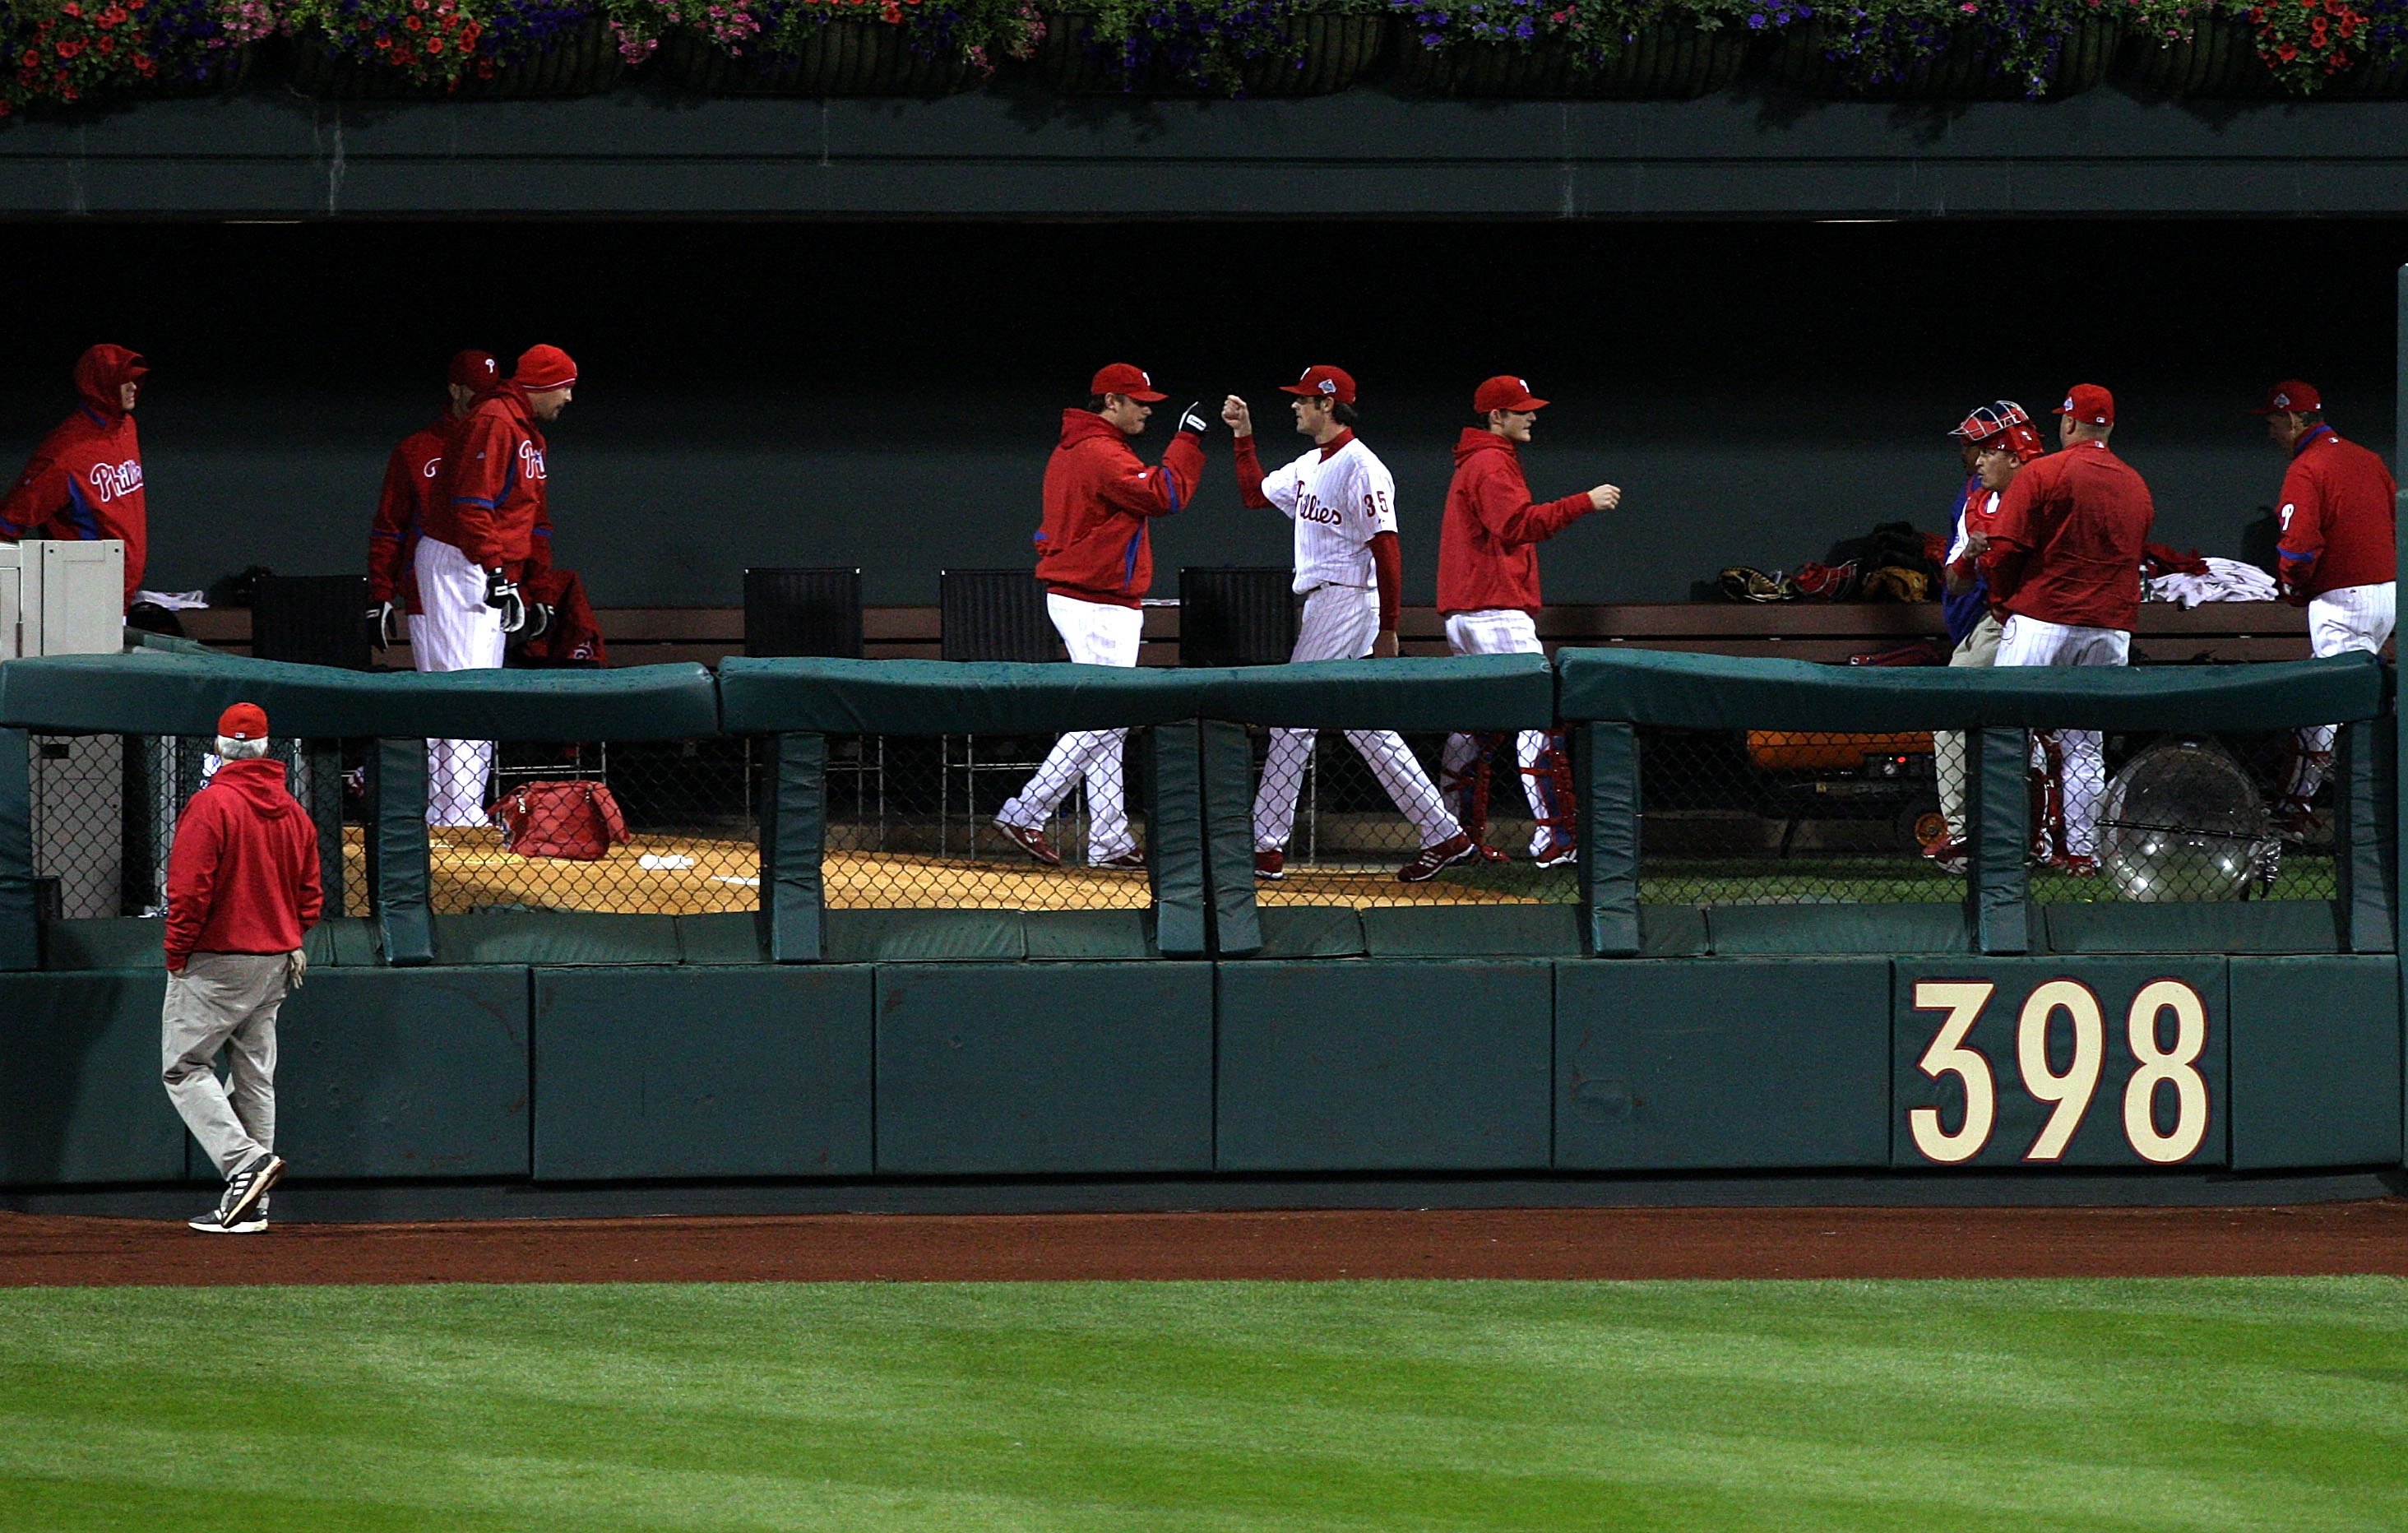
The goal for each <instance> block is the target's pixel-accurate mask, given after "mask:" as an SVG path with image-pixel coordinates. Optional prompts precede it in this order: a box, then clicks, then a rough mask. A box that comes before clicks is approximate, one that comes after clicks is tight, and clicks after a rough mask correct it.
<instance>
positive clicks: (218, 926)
mask: <svg viewBox="0 0 2408 1533" xmlns="http://www.w3.org/2000/svg"><path fill="white" fill-rule="evenodd" d="M320 903H321V895H320V893H319V888H318V827H317V826H315V825H313V824H310V823H309V816H308V814H307V813H306V812H304V811H303V809H302V808H301V805H300V803H299V801H298V800H296V799H294V796H293V795H292V794H291V793H289V792H287V791H286V790H285V787H284V764H283V763H282V762H280V761H270V760H268V759H266V758H265V757H264V756H263V757H259V758H256V759H253V760H251V761H229V762H225V763H222V765H220V766H219V767H218V769H217V772H216V773H215V775H213V776H212V777H210V779H209V781H208V784H207V785H206V786H204V787H203V788H202V789H201V791H200V792H198V793H196V794H194V795H193V801H192V802H191V803H189V804H187V805H185V806H184V813H183V816H182V818H180V819H179V820H178V821H177V822H176V839H175V841H174V843H173V844H172V846H171V847H170V849H169V851H168V852H167V938H166V948H167V967H168V968H170V969H175V970H180V969H182V968H183V967H184V964H185V961H186V960H188V959H190V958H191V957H192V955H193V953H291V952H292V951H293V950H294V948H297V947H299V946H300V945H301V935H302V934H303V933H304V932H306V931H308V929H309V928H310V927H312V926H314V925H316V924H318V912H319V908H320Z"/></svg>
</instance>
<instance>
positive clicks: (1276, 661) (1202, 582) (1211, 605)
mask: <svg viewBox="0 0 2408 1533" xmlns="http://www.w3.org/2000/svg"><path fill="white" fill-rule="evenodd" d="M1292 581H1293V577H1292V576H1291V575H1290V574H1289V572H1288V571H1287V569H1285V568H1284V567H1281V568H1276V569H1240V568H1230V569H1183V570H1181V571H1180V572H1179V663H1180V664H1181V665H1183V666H1277V665H1282V664H1284V663H1285V662H1286V660H1287V657H1288V656H1289V655H1290V654H1291V653H1293V652H1295V650H1296V623H1297V617H1296V594H1295V593H1294V592H1293V591H1291V590H1289V589H1288V587H1289V585H1290V584H1291V583H1292Z"/></svg>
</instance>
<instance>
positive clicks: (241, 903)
mask: <svg viewBox="0 0 2408 1533" xmlns="http://www.w3.org/2000/svg"><path fill="white" fill-rule="evenodd" d="M217 753H218V759H219V761H220V763H221V765H220V766H219V767H218V769H217V771H216V772H214V773H212V774H211V775H210V777H209V780H208V782H207V783H206V784H205V785H204V786H203V787H202V789H201V791H200V792H198V793H196V794H194V795H193V797H192V801H191V802H190V803H188V804H186V805H185V806H184V812H183V815H182V816H181V817H180V818H179V820H178V821H177V822H176V838H175V841H174V843H173V845H172V847H171V848H170V850H169V852H168V853H167V931H166V941H165V947H166V957H167V999H166V1004H165V1006H164V1007H163V1008H162V1010H161V1012H160V1050H159V1052H160V1054H161V1055H162V1062H161V1067H160V1078H161V1079H162V1080H163V1081H165V1082H166V1086H167V1096H168V1099H169V1100H171V1101H173V1102H174V1103H175V1104H176V1111H177V1112H178V1113H179V1115H180V1116H181V1117H182V1118H183V1120H184V1125H185V1126H186V1127H188V1128H190V1129H191V1130H192V1131H193V1138H194V1139H198V1140H200V1141H201V1148H202V1149H204V1150H206V1151H208V1154H209V1159H210V1160H211V1161H213V1162H215V1163H216V1165H217V1168H218V1170H219V1171H220V1172H221V1173H222V1174H223V1175H224V1177H225V1179H226V1184H225V1193H224V1196H222V1197H220V1198H219V1199H218V1206H217V1207H216V1208H214V1209H211V1210H210V1211H208V1212H207V1213H205V1214H202V1215H200V1216H199V1217H197V1218H195V1219H193V1221H192V1226H193V1228H194V1229H197V1230H201V1231H203V1232H205V1233H208V1234H211V1235H249V1234H253V1233H255V1232H257V1231H259V1230H263V1229H265V1228H266V1227H267V1190H268V1189H269V1188H270V1187H273V1186H275V1185H276V1182H277V1180H278V1179H279V1177H281V1176H283V1174H284V1162H283V1161H282V1160H281V1159H280V1158H279V1157H278V1155H277V1153H276V1012H277V1009H278V1008H279V1007H280V1006H281V1005H283V1003H284V996H285V994H286V993H287V992H288V991H290V990H292V989H294V988H296V987H298V986H299V984H300V983H301V979H302V976H303V975H304V974H305V973H306V972H307V971H308V960H307V959H305V958H304V957H303V956H302V953H301V939H302V938H303V936H304V935H305V934H307V933H308V930H309V928H310V927H312V926H314V925H316V924H318V912H319V905H320V896H319V883H318V831H317V827H316V826H314V825H312V824H310V823H309V816H308V812H307V811H305V810H304V809H302V808H301V805H300V803H299V802H298V801H297V800H296V799H294V796H293V795H292V793H291V791H290V790H288V789H287V788H286V787H285V785H284V764H283V763H282V762H280V761H269V760H267V759H266V755H267V714H266V713H265V711H263V710H262V709H259V708H258V707H257V706H256V705H254V704H251V703H236V704H235V705H234V706H233V707H232V708H229V709H226V710H225V712H224V714H223V715H222V716H221V717H220V718H219V720H218V741H217ZM220 1049H223V1050H225V1051H226V1061H227V1072H226V1073H227V1083H226V1084H225V1085H222V1084H220V1083H219V1082H218V1076H217V1068H216V1060H217V1054H218V1051H219V1050H220ZM228 1085H230V1086H231V1087H232V1088H233V1089H232V1090H231V1091H229V1090H228V1089H227V1086H228Z"/></svg>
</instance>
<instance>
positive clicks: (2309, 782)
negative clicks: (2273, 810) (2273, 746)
mask: <svg viewBox="0 0 2408 1533" xmlns="http://www.w3.org/2000/svg"><path fill="white" fill-rule="evenodd" d="M2332 742H2333V727H2332V725H2330V724H2318V725H2313V726H2311V727H2309V728H2306V729H2299V730H2294V731H2292V733H2291V738H2289V739H2287V740H2286V741H2284V742H2283V791H2282V793H2281V794H2280V795H2277V799H2276V801H2277V802H2278V803H2281V804H2300V805H2304V804H2306V803H2307V802H2308V800H2310V799H2312V798H2314V797H2315V795H2316V790H2317V789H2319V788H2321V787H2323V786H2324V784H2325V779H2326V778H2328V777H2329V776H2331V775H2332V766H2333V752H2332Z"/></svg>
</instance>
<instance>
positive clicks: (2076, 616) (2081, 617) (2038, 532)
mask: <svg viewBox="0 0 2408 1533" xmlns="http://www.w3.org/2000/svg"><path fill="white" fill-rule="evenodd" d="M2114 429H2115V396H2114V394H2109V393H2108V392H2107V391H2106V390H2105V389H2102V388H2100V387H2099V385H2097V384H2095V383H2077V384H2075V385H2074V386H2073V389H2072V392H2071V393H2070V394H2067V395H2066V396H2065V403H2064V404H2062V405H2059V406H2058V407H2057V442H2058V445H2059V446H2061V447H2062V448H2063V449H2064V451H2061V452H2058V453H2056V454H2054V455H2052V456H2049V457H2045V458H2042V459H2041V460H2040V461H2039V462H2037V463H2032V464H2028V465H2026V466H2024V467H2023V468H2021V469H2020V470H2019V471H2018V472H2017V473H2016V474H2015V477H2014V482H2013V483H2011V484H2009V485H2008V486H2007V489H2006V492H2005V493H2004V494H2001V495H2000V497H1999V509H1998V514H1997V515H1996V516H1995V517H1994V518H1992V521H1991V528H1990V546H1989V549H1988V551H1987V552H1985V553H1984V554H1983V555H1982V559H1981V565H1982V574H1983V577H1984V578H1985V579H1986V580H1988V581H1989V582H1990V596H1991V601H1992V605H1993V606H1994V608H1995V609H1998V610H2000V611H2003V612H2004V613H2005V614H2006V621H2005V623H2003V625H2002V626H2001V627H2000V634H1999V654H1998V659H1997V662H1996V664H1998V665H2000V666H2121V665H2126V664H2128V663H2129V660H2130V655H2131V648H2132V624H2133V623H2134V621H2135V620H2136V619H2137V618H2138V617H2139V616H2140V611H2141V556H2142V553H2143V548H2144V545H2145V544H2146V543H2147V542H2148V539H2149V523H2151V522H2152V521H2154V520H2155V519H2156V515H2157V511H2156V507H2155V506H2154V505H2153V504H2152V503H2151V501H2150V499H2149V487H2148V485H2146V484H2145V483H2143V481H2142V480H2141V476H2140V475H2139V474H2138V473H2136V472H2134V471H2133V469H2132V466H2130V465H2129V464H2128V463H2126V462H2125V461H2124V460H2123V459H2121V458H2119V457H2117V456H2115V454H2114V453H2113V452H2111V451H2108V448H2107V439H2108V437H2110V436H2111V435H2113V434H2114ZM2055 743H2056V748H2057V751H2058V752H2061V763H2062V776H2061V781H2062V782H2063V784H2064V827H2065V840H2064V850H2063V851H2062V852H2060V853H2058V854H2057V856H2055V857H2054V858H2052V859H2051V861H2052V863H2053V865H2054V866H2056V867H2057V868H2058V869H2059V870H2060V871H2063V872H2068V873H2071V874H2074V875H2076V876H2078V877H2088V876H2090V875H2091V874H2094V873H2096V872H2098V870H2099V861H2098V837H2099V809H2100V799H2101V798H2103V797H2104V796H2105V795H2106V792H2107V758H2106V752H2105V748H2104V744H2103V742H2102V740H2101V739H2100V732H2099V731H2098V730H2095V729H2061V730H2057V731H2056V733H2055Z"/></svg>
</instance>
